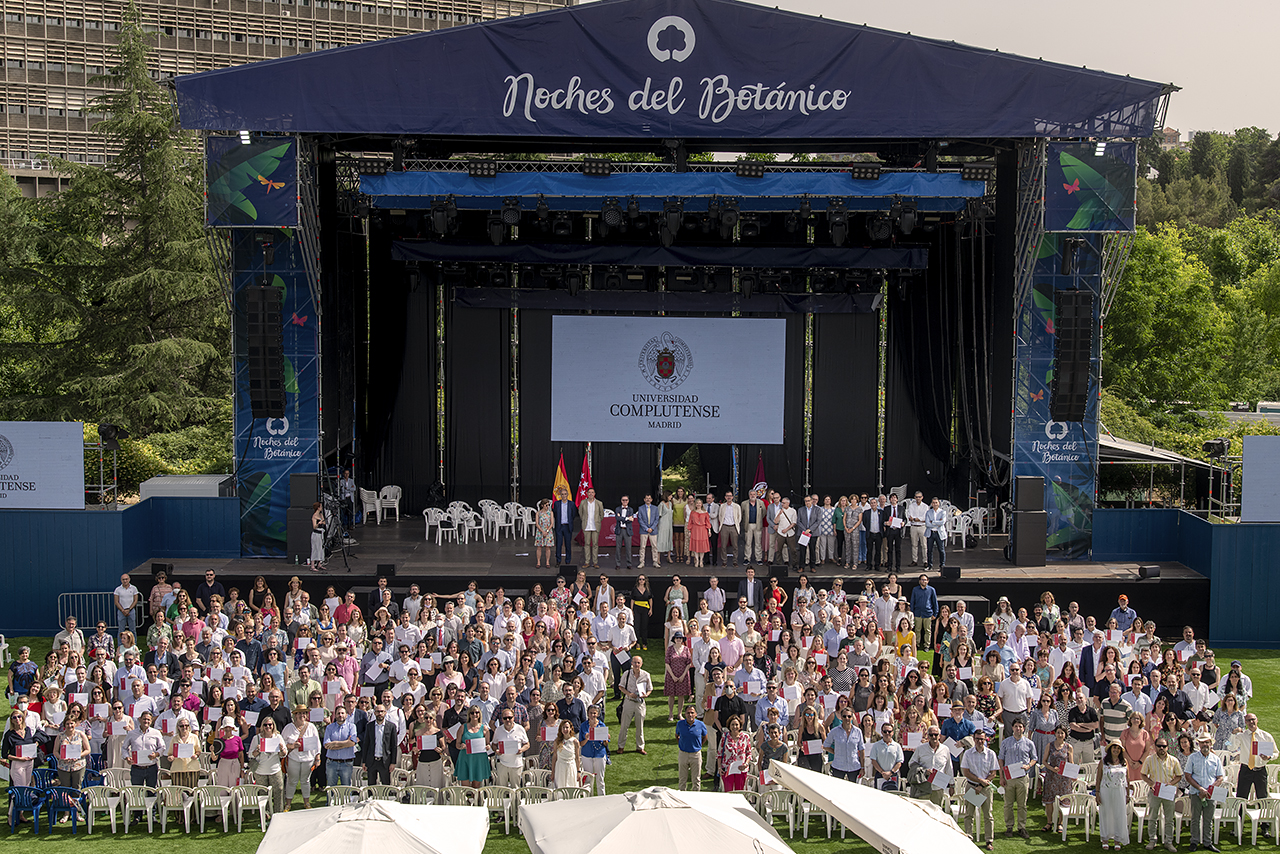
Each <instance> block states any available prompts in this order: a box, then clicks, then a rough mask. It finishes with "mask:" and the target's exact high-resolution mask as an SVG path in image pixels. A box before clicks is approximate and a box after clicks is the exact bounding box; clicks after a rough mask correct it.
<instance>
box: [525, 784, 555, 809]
mask: <svg viewBox="0 0 1280 854" xmlns="http://www.w3.org/2000/svg"><path fill="white" fill-rule="evenodd" d="M554 793H555V792H554V790H552V789H551V788H549V787H547V786H521V787H520V788H519V789H516V804H517V805H519V804H545V803H547V802H548V801H550V800H551V796H552V795H553V794H554Z"/></svg>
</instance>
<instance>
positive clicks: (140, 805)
mask: <svg viewBox="0 0 1280 854" xmlns="http://www.w3.org/2000/svg"><path fill="white" fill-rule="evenodd" d="M156 799H157V795H156V790H155V789H153V788H151V787H150V786H126V787H125V789H124V832H125V833H128V832H129V816H130V815H131V814H132V813H133V812H134V811H137V812H140V813H142V814H143V815H145V816H146V817H147V833H151V832H152V831H153V830H154V829H155V815H156Z"/></svg>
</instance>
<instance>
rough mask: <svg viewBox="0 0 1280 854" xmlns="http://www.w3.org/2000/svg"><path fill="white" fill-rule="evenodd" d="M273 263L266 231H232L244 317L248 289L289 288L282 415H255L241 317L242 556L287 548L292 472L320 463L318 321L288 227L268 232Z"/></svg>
mask: <svg viewBox="0 0 1280 854" xmlns="http://www.w3.org/2000/svg"><path fill="white" fill-rule="evenodd" d="M268 234H269V235H270V241H271V244H272V246H273V253H272V254H273V255H274V257H273V258H272V259H271V261H272V263H270V264H266V263H265V259H264V254H265V253H264V252H263V247H262V243H263V242H264V241H263V235H264V232H248V231H236V232H233V234H232V241H233V246H232V263H233V265H234V275H235V292H236V317H237V318H243V317H244V305H243V299H244V289H245V288H247V287H253V286H257V285H261V284H264V283H265V284H268V285H270V286H272V287H277V288H280V289H281V290H282V291H283V292H284V300H283V306H282V310H281V318H282V321H283V327H284V330H283V331H284V335H283V340H284V388H285V416H284V417H283V418H265V419H264V418H258V419H255V418H254V417H253V410H252V409H251V407H250V404H249V372H248V360H247V358H246V353H247V352H248V350H247V348H248V336H247V335H246V334H245V330H244V324H243V323H237V324H236V336H235V339H236V340H235V353H236V401H235V402H236V408H235V436H236V444H235V452H236V463H237V468H236V471H237V474H238V480H239V485H240V553H241V555H243V556H244V557H281V556H283V555H284V554H285V523H286V516H287V512H288V508H289V475H291V474H315V473H316V472H317V471H319V469H320V406H319V400H320V397H319V388H320V385H319V383H320V379H319V355H318V323H317V318H316V312H315V304H314V302H313V301H312V298H311V288H310V287H309V285H308V284H307V272H306V268H305V267H304V265H303V260H302V247H301V245H300V244H299V242H298V240H297V238H296V235H295V234H293V233H291V232H289V231H286V230H274V231H271V232H269V233H268Z"/></svg>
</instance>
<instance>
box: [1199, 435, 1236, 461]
mask: <svg viewBox="0 0 1280 854" xmlns="http://www.w3.org/2000/svg"><path fill="white" fill-rule="evenodd" d="M1201 448H1202V450H1203V451H1204V453H1205V456H1207V457H1208V458H1209V459H1211V460H1220V459H1222V458H1223V457H1225V456H1226V455H1227V452H1228V451H1230V450H1231V440H1230V439H1210V440H1209V441H1208V442H1205V443H1204V445H1202V446H1201Z"/></svg>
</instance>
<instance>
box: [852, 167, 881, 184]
mask: <svg viewBox="0 0 1280 854" xmlns="http://www.w3.org/2000/svg"><path fill="white" fill-rule="evenodd" d="M849 177H850V178H852V179H853V180H855V181H879V180H880V164H879V163H850V164H849Z"/></svg>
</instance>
